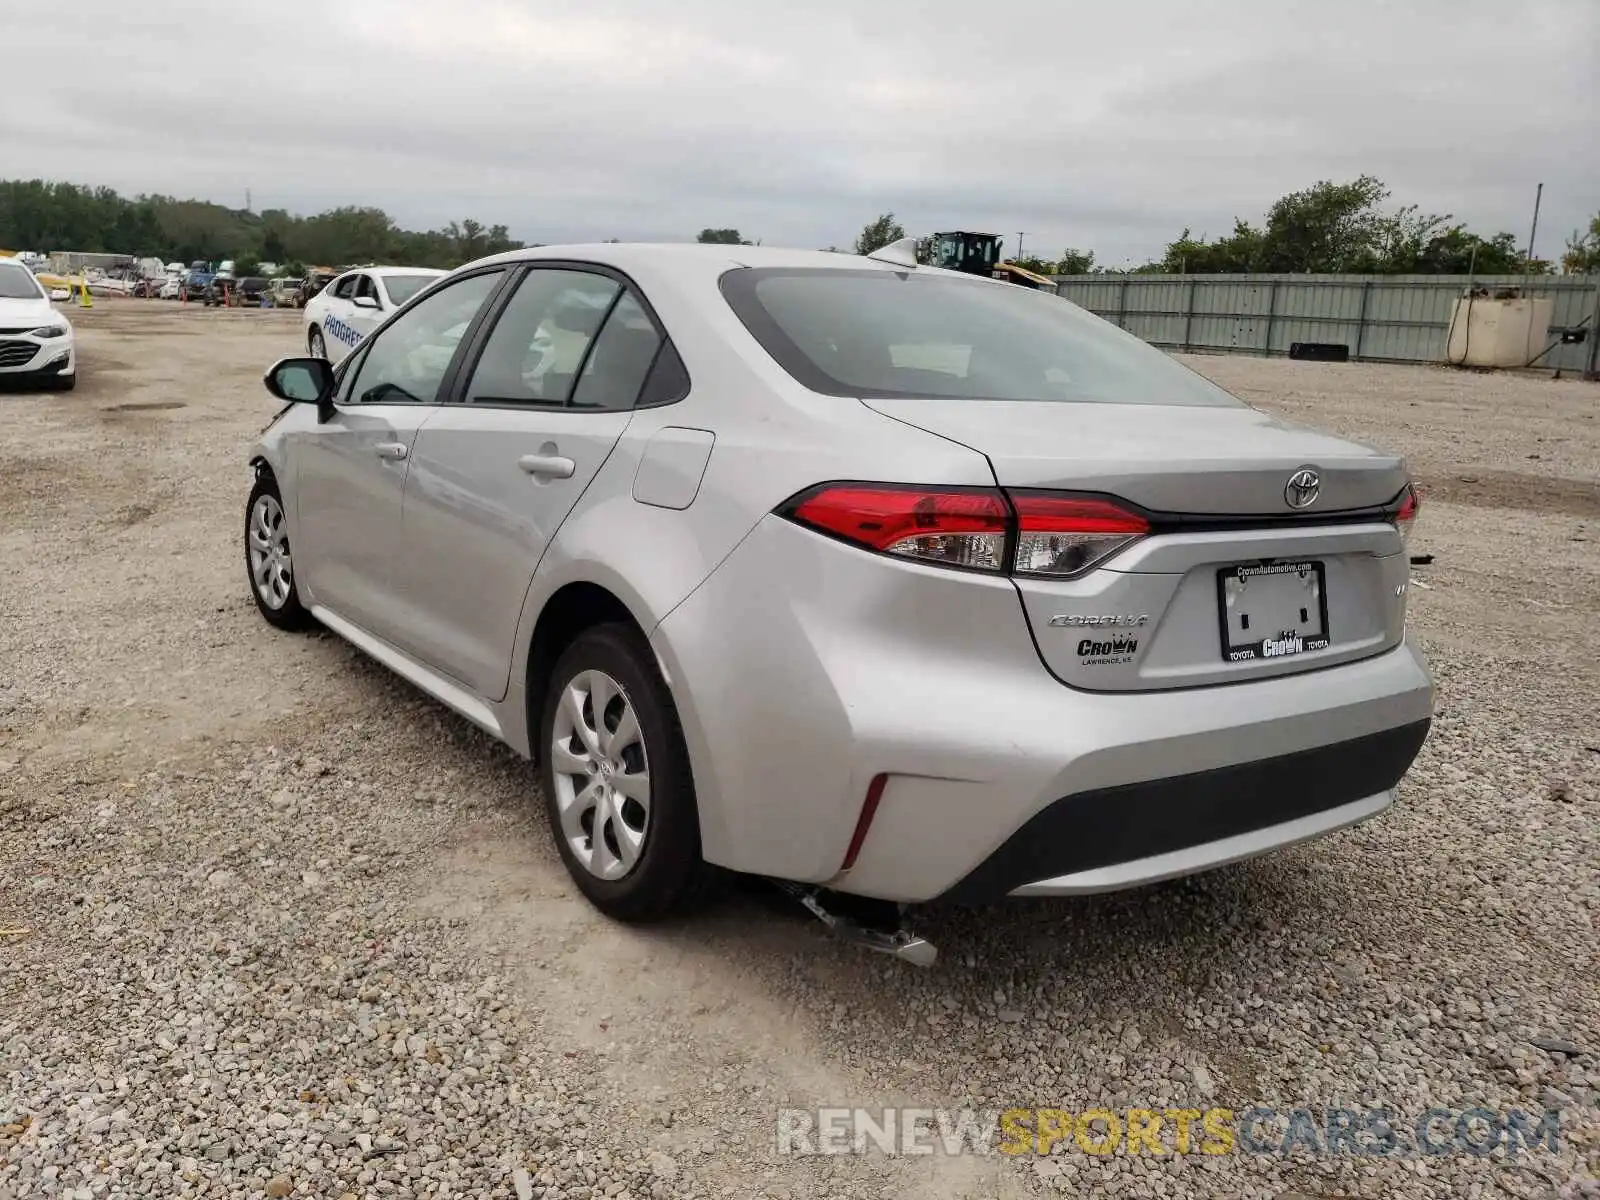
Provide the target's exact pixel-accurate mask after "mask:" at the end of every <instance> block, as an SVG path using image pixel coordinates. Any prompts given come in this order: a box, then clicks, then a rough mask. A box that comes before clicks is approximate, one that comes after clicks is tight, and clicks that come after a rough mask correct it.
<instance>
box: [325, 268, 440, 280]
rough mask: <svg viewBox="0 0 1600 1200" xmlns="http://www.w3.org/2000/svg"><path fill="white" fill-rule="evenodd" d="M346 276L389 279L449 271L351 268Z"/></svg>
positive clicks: (435, 269)
mask: <svg viewBox="0 0 1600 1200" xmlns="http://www.w3.org/2000/svg"><path fill="white" fill-rule="evenodd" d="M345 274H346V275H376V276H377V277H378V278H379V279H387V278H388V277H389V276H390V275H448V274H450V272H449V271H441V270H440V269H439V268H438V267H351V268H350V269H349V270H348V271H346V272H345Z"/></svg>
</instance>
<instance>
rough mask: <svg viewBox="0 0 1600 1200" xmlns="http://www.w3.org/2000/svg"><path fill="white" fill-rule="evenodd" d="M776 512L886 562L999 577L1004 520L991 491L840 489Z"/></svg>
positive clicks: (799, 499)
mask: <svg viewBox="0 0 1600 1200" xmlns="http://www.w3.org/2000/svg"><path fill="white" fill-rule="evenodd" d="M780 511H781V512H782V513H783V515H784V516H786V517H789V518H790V519H791V520H795V521H799V522H800V523H801V524H802V525H810V526H811V527H812V528H814V529H819V530H821V531H822V532H824V533H831V534H833V535H834V536H835V537H841V538H844V539H846V540H847V541H851V542H855V543H856V544H857V545H861V546H865V547H867V548H868V549H871V550H877V551H880V552H881V553H884V554H893V555H897V556H899V557H901V558H912V559H916V560H917V561H919V562H928V563H937V564H939V565H941V566H946V567H965V568H967V569H969V570H974V571H1001V570H1003V569H1004V564H1005V553H1006V537H1007V533H1008V525H1009V519H1008V518H1009V514H1008V512H1007V510H1006V504H1005V500H1004V499H1003V498H1002V497H1001V495H1000V493H999V492H997V491H994V490H992V489H986V488H937V489H930V488H922V487H899V486H896V485H894V484H864V483H863V484H839V485H835V486H828V487H821V488H817V489H815V490H813V491H811V492H808V493H804V494H802V495H801V496H799V497H797V498H796V499H795V500H793V501H791V502H790V503H789V504H787V505H785V506H784V507H783V508H782V509H781V510H780Z"/></svg>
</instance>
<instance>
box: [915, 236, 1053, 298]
mask: <svg viewBox="0 0 1600 1200" xmlns="http://www.w3.org/2000/svg"><path fill="white" fill-rule="evenodd" d="M1000 241H1001V239H1000V236H999V235H998V234H994V233H966V232H956V233H936V234H934V235H933V236H932V237H931V238H929V239H928V246H929V251H930V257H929V259H928V264H929V265H930V266H934V267H943V268H945V269H946V270H948V271H963V272H965V273H966V274H968V275H987V276H989V277H990V278H991V279H1004V280H1005V281H1006V282H1008V283H1015V284H1018V285H1020V286H1022V287H1027V288H1039V289H1041V290H1043V291H1047V292H1053V291H1055V290H1056V284H1055V280H1053V279H1050V278H1048V277H1047V276H1044V275H1040V274H1039V273H1037V272H1036V271H1030V270H1028V269H1027V268H1026V267H1019V266H1018V265H1017V264H1016V263H1014V262H1006V261H1004V260H1002V259H1001V258H1000Z"/></svg>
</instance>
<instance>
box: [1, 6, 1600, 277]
mask: <svg viewBox="0 0 1600 1200" xmlns="http://www.w3.org/2000/svg"><path fill="white" fill-rule="evenodd" d="M26 24H27V29H26V31H25V36H24V38H23V42H24V43H25V44H27V45H36V46H37V47H38V48H39V50H38V52H37V53H25V54H22V55H17V56H13V57H12V58H11V59H9V60H8V63H7V68H6V74H7V79H8V85H7V90H8V94H9V96H10V100H9V101H8V102H7V103H5V104H3V105H0V164H4V165H3V168H0V174H4V175H7V176H15V175H23V176H45V177H51V178H62V179H71V180H75V181H80V182H85V183H97V184H106V185H109V186H113V187H117V188H118V189H120V190H123V191H128V192H141V191H147V192H156V191H158V192H163V193H167V194H176V195H185V196H186V195H197V196H204V197H208V198H212V199H217V200H220V201H223V202H226V203H231V204H241V203H242V202H243V198H244V193H245V190H246V189H247V188H248V189H250V191H251V194H252V197H253V200H254V202H255V206H256V207H257V208H261V207H266V206H273V207H286V208H290V209H292V210H296V211H315V210H317V209H319V208H322V207H326V206H329V205H332V204H351V203H369V204H376V205H379V206H381V207H383V208H385V209H386V210H388V211H389V212H390V213H391V214H392V215H393V216H394V217H395V218H396V219H397V220H398V221H400V222H401V223H402V224H406V225H409V226H436V225H440V224H443V223H445V222H447V221H449V220H453V219H459V218H461V217H464V216H473V217H475V218H477V219H478V220H481V221H484V222H486V223H504V224H507V225H509V226H510V227H511V229H512V231H513V233H514V234H515V235H516V236H519V237H522V238H525V239H527V240H531V241H542V242H551V241H564V240H592V239H596V238H605V237H613V236H614V237H624V238H669V239H671V238H688V237H692V236H693V235H694V233H695V232H696V231H697V230H699V229H700V228H702V227H704V226H707V225H712V226H727V225H732V226H736V227H738V228H739V229H741V230H743V231H744V232H745V234H746V235H747V236H759V237H762V238H763V239H765V240H766V241H768V242H769V243H787V244H794V245H802V246H816V245H828V244H845V243H847V242H849V241H850V240H851V239H852V238H853V237H854V235H855V232H856V231H857V230H858V229H859V228H860V227H861V225H863V224H864V223H865V222H866V221H868V220H870V219H871V218H872V217H874V216H875V215H877V213H879V212H882V211H885V210H893V211H894V212H895V213H896V214H897V215H898V216H899V217H900V218H901V220H902V221H903V222H904V223H905V224H906V226H907V227H908V228H909V229H912V230H913V231H917V232H928V231H932V230H933V229H936V228H950V227H958V228H984V229H991V230H994V231H996V232H1001V233H1005V234H1007V235H1008V240H1009V241H1010V242H1012V243H1013V244H1014V241H1015V233H1016V231H1018V230H1021V231H1023V232H1024V233H1025V234H1026V244H1027V247H1028V248H1030V249H1037V250H1040V251H1042V252H1048V253H1054V252H1057V251H1059V250H1060V249H1061V248H1062V247H1064V246H1067V245H1073V246H1079V247H1089V248H1093V249H1095V250H1096V251H1097V252H1098V253H1099V255H1100V258H1101V260H1102V261H1104V262H1107V263H1109V264H1112V265H1117V264H1120V263H1123V262H1129V261H1131V262H1140V261H1143V260H1144V259H1146V258H1148V257H1150V256H1152V255H1155V254H1157V253H1159V252H1160V249H1161V247H1162V245H1163V244H1164V243H1165V242H1166V241H1168V240H1170V239H1171V238H1172V237H1173V236H1175V235H1176V234H1177V233H1178V231H1179V230H1180V229H1182V228H1183V227H1185V226H1189V227H1192V228H1193V229H1194V230H1195V231H1196V232H1197V233H1199V232H1206V233H1210V234H1215V233H1217V232H1220V231H1224V230H1226V229H1228V228H1229V227H1231V225H1232V223H1233V218H1234V217H1235V216H1243V217H1246V218H1247V219H1252V220H1255V219H1259V217H1260V214H1261V213H1262V212H1263V211H1264V210H1265V209H1266V207H1267V206H1268V205H1269V204H1271V203H1272V201H1273V200H1275V199H1276V198H1277V197H1279V196H1280V195H1282V194H1284V193H1285V192H1288V191H1291V190H1295V189H1298V188H1301V187H1305V186H1307V185H1309V184H1310V183H1313V182H1315V181H1317V180H1319V179H1324V178H1331V179H1348V178H1352V177H1354V176H1355V175H1357V174H1361V173H1363V172H1365V173H1370V174H1374V175H1377V176H1379V177H1380V178H1382V179H1383V180H1384V181H1385V182H1387V183H1388V184H1389V185H1390V187H1391V189H1392V190H1393V193H1394V197H1393V202H1394V203H1396V204H1399V203H1415V204H1418V205H1420V206H1421V207H1422V208H1423V209H1424V210H1426V211H1429V212H1440V213H1446V212H1448V213H1453V214H1454V215H1455V216H1456V217H1457V219H1460V220H1464V221H1467V222H1469V223H1470V224H1472V225H1473V226H1474V227H1475V228H1480V229H1482V230H1484V231H1485V232H1495V231H1498V230H1500V229H1511V230H1513V231H1516V232H1518V236H1519V237H1522V236H1525V232H1526V225H1527V219H1528V212H1529V209H1530V207H1531V202H1532V194H1533V188H1534V185H1535V184H1536V183H1537V182H1540V181H1543V182H1544V183H1545V184H1546V190H1545V212H1544V215H1543V217H1542V218H1541V229H1543V230H1545V233H1543V234H1542V235H1541V237H1540V240H1539V248H1540V250H1541V251H1542V252H1543V253H1545V254H1554V253H1557V252H1558V251H1559V248H1560V243H1561V239H1562V237H1563V236H1564V235H1565V233H1566V232H1567V231H1568V230H1570V229H1571V228H1573V227H1575V226H1577V225H1578V224H1580V223H1582V222H1583V221H1585V220H1586V219H1587V216H1588V215H1589V214H1590V213H1592V212H1594V211H1595V210H1596V209H1600V160H1597V158H1596V156H1595V155H1594V154H1593V147H1595V146H1596V145H1600V104H1597V100H1600V72H1597V71H1596V70H1595V67H1594V62H1595V61H1596V56H1597V54H1600V6H1597V5H1595V4H1594V3H1593V0H1529V3H1527V4H1525V5H1523V6H1521V7H1519V8H1517V9H1516V10H1515V11H1511V10H1507V9H1506V8H1505V7H1504V6H1503V5H1500V4H1490V3H1488V2H1486V0H1453V2H1451V3H1446V2H1445V0H1412V2H1411V3H1409V4H1407V5H1401V6H1396V5H1390V4H1379V3H1373V2H1368V0H1347V2H1346V3H1344V4H1342V5H1339V6H1334V7H1330V6H1328V5H1326V4H1324V3H1318V4H1310V3H1302V2H1300V0H1281V2H1279V3H1275V4H1266V3H1247V2H1246V0H1209V2H1200V0H1193V2H1188V3H1180V2H1177V0H1170V2H1158V0H1143V2H1139V0H1132V2H1125V3H1122V4H1118V5H1105V6H1096V7H1093V8H1091V7H1089V6H1085V5H1079V4H1061V3H1059V2H1058V0H1056V2H1051V0H1034V2H1029V0H995V2H994V3H991V4H988V5H972V4H970V3H957V2H956V0H879V2H877V3H874V4H870V5H867V4H860V3H858V2H856V0H809V2H808V3H806V4H803V5H771V6H765V5H750V4H746V3H735V2H734V0H676V2H675V3H673V4H670V5H668V4H662V3H660V2H659V0H609V2H596V0H588V2H582V0H540V2H537V3H534V2H526V0H525V2H521V3H510V2H506V0H451V2H450V3H448V4H439V3H435V2H433V0H343V2H341V3H339V4H328V3H326V0H314V2H313V0H273V3H271V4H265V3H228V4H217V3H214V2H212V0H163V2H162V4H161V5H153V4H132V5H130V4H128V3H127V2H126V0H120V2H117V3H113V2H112V0H74V3H73V4H72V5H70V6H67V5H61V6H56V5H38V6H33V7H31V8H30V9H29V13H28V18H27V22H26ZM19 98H20V99H19Z"/></svg>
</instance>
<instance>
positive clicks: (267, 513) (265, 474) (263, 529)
mask: <svg viewBox="0 0 1600 1200" xmlns="http://www.w3.org/2000/svg"><path fill="white" fill-rule="evenodd" d="M244 565H245V571H246V572H247V574H248V577H249V580H250V595H251V596H252V597H253V598H254V599H255V602H256V608H257V609H259V610H260V612H261V615H262V616H263V617H265V618H266V619H267V623H268V624H269V625H273V626H276V627H277V628H278V629H305V628H308V627H309V626H310V625H311V624H312V623H313V622H312V617H311V614H310V613H308V612H307V611H306V610H305V608H304V607H303V606H302V605H301V603H300V589H299V588H298V587H297V586H295V578H294V560H293V559H292V558H291V557H290V554H289V524H288V519H287V518H286V517H285V515H284V511H283V497H282V495H280V494H279V492H278V481H277V480H276V479H274V478H273V477H272V473H271V472H270V471H265V470H263V471H262V472H260V474H258V475H257V476H256V484H255V486H254V487H253V488H251V489H250V499H249V501H248V502H247V503H246V504H245V509H244Z"/></svg>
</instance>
